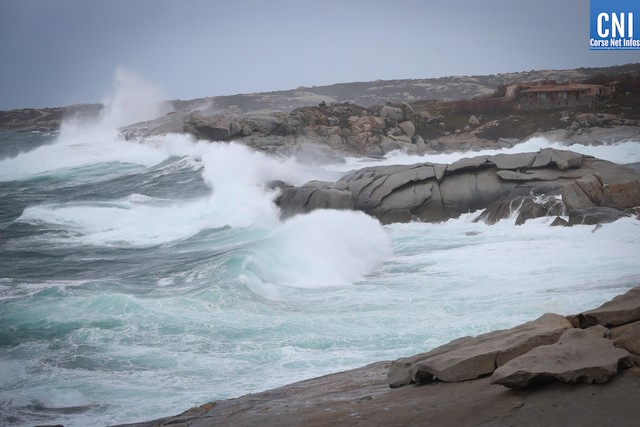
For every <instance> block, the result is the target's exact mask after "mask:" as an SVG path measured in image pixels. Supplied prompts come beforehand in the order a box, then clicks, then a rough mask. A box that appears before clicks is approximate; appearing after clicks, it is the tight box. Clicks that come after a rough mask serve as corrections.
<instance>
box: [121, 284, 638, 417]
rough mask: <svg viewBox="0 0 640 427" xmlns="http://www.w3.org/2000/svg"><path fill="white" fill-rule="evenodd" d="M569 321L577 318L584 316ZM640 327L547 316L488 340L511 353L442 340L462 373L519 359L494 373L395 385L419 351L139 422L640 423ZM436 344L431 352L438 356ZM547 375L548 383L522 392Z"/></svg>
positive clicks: (617, 303) (613, 305)
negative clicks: (471, 366)
mask: <svg viewBox="0 0 640 427" xmlns="http://www.w3.org/2000/svg"><path fill="white" fill-rule="evenodd" d="M638 294H640V288H634V289H632V290H631V291H629V292H628V293H627V294H625V295H624V296H621V297H619V298H616V299H614V300H613V301H612V302H610V303H606V304H604V305H603V306H601V307H600V308H599V309H594V310H589V311H587V312H585V313H582V314H583V315H584V314H586V313H592V312H596V311H598V310H600V309H602V310H604V311H603V312H606V313H608V314H607V316H610V315H612V313H613V312H617V313H619V314H620V316H622V317H619V316H618V315H616V316H615V318H616V319H618V320H616V322H617V321H623V322H624V321H627V320H628V319H631V318H634V317H635V315H633V313H634V312H635V310H634V309H633V307H634V306H635V307H636V308H640V303H638V301H637V300H636V298H637V295H638ZM634 301H635V302H634ZM622 313H624V314H622ZM630 313H631V314H630ZM569 318H570V319H572V320H573V319H574V318H575V316H569ZM607 319H610V318H609V317H603V318H602V319H601V321H603V322H609V321H610V320H607ZM534 325H537V326H534ZM543 325H547V326H543ZM542 330H546V331H547V332H545V333H543V334H542V335H543V336H545V338H544V339H541V340H540V339H538V338H534V337H535V336H536V335H537V334H536V331H538V332H540V331H542ZM510 333H511V334H513V335H512V336H511V338H510ZM639 333H640V321H631V322H630V323H625V324H624V325H621V326H615V327H613V328H612V329H611V330H609V329H607V328H605V327H603V326H596V327H595V328H594V327H590V328H589V329H584V330H583V329H577V328H572V327H571V325H570V324H569V323H568V322H567V321H566V320H565V319H564V318H563V317H562V316H558V315H545V316H543V317H542V318H540V319H538V320H537V321H534V322H529V323H528V324H524V325H521V326H519V327H515V328H512V329H510V330H507V331H499V332H497V333H493V334H494V335H493V337H494V338H496V337H497V336H498V335H500V338H499V339H493V340H492V339H485V340H484V344H482V345H485V344H489V343H490V342H491V343H492V344H493V345H496V346H498V347H501V348H503V349H504V350H505V352H504V353H501V351H500V350H497V353H496V352H495V351H491V352H489V351H476V350H478V349H479V348H480V346H479V341H480V340H481V337H490V336H491V333H490V334H485V335H483V336H480V337H476V338H475V339H474V338H462V339H460V340H456V341H453V342H451V343H450V344H447V345H445V346H442V347H441V349H449V351H448V352H447V351H443V352H441V355H440V359H441V363H447V360H446V354H451V355H452V356H454V355H455V358H454V359H455V360H452V361H451V362H450V367H451V368H452V369H451V372H452V373H453V374H455V372H454V370H455V366H461V367H464V366H465V362H463V359H462V358H463V357H465V356H468V357H469V358H470V359H472V360H473V359H475V360H476V361H477V362H478V363H477V365H478V366H480V365H487V366H488V365H491V363H484V362H482V360H483V359H484V358H485V356H482V354H490V357H489V358H488V359H489V360H490V361H491V360H494V362H495V364H497V363H498V362H497V360H498V359H500V357H501V356H502V357H505V358H507V359H509V360H508V361H504V360H502V363H501V365H500V366H499V367H497V369H496V368H495V367H494V368H493V369H492V373H493V375H492V376H491V377H489V376H481V377H480V378H478V379H468V380H461V381H457V382H449V383H446V382H442V381H432V382H430V383H429V384H426V385H421V386H419V387H416V386H415V385H414V386H411V385H406V386H404V387H398V388H390V387H389V386H388V382H389V379H393V378H394V375H395V374H398V376H397V378H400V379H402V378H404V377H405V376H406V374H407V373H408V372H409V370H408V369H407V366H405V365H406V363H405V362H407V361H409V359H411V358H406V359H400V361H404V362H402V363H400V361H397V362H393V363H389V362H384V361H383V362H377V363H373V364H371V365H368V366H364V367H361V368H357V369H352V370H349V371H345V372H340V373H336V374H332V375H326V376H323V377H320V378H314V379H310V380H306V381H302V382H298V383H295V384H290V385H287V386H284V387H280V388H277V389H273V390H267V391H264V392H261V393H256V394H250V395H246V396H242V397H239V398H235V399H227V400H222V401H217V402H211V403H206V404H204V405H201V406H199V407H196V408H192V409H189V410H187V411H185V412H184V413H182V414H180V415H177V416H174V417H167V418H164V419H159V420H155V421H150V422H144V423H138V424H133V425H132V426H138V427H142V426H145V427H152V426H154V427H158V426H174V425H189V426H194V427H195V426H210V425H228V426H246V425H255V424H261V425H283V426H294V425H302V424H304V425H306V426H325V425H361V424H362V425H434V426H450V425H492V426H513V425H617V426H635V425H636V424H637V422H638V419H640V406H639V405H638V404H637V401H638V396H637V392H638V389H639V387H640V368H637V367H631V368H629V369H622V370H620V369H621V368H625V367H627V366H628V363H629V357H628V353H627V352H629V353H632V355H633V356H634V360H635V361H636V365H637V366H640V365H638V364H637V363H638V362H639V361H640V357H639V356H638V355H639V351H640V348H639V343H640V340H639V339H638V334H639ZM609 335H610V339H609V338H608V337H609ZM554 337H555V338H554ZM551 341H554V343H551ZM517 343H520V344H524V343H528V344H524V345H523V346H521V345H516V344H517ZM534 344H537V345H534ZM614 345H615V346H614ZM465 348H467V349H469V350H473V351H465ZM507 349H511V350H512V351H515V353H514V352H512V351H506V350H507ZM436 350H437V349H435V350H432V351H431V352H429V353H431V355H432V356H434V357H435V353H436ZM485 350H487V347H485ZM429 353H426V354H429ZM496 354H497V355H496ZM419 356H420V355H419ZM422 356H423V355H422ZM416 357H418V356H416ZM473 363H476V362H473ZM409 366H411V364H409ZM462 370H463V371H466V369H462ZM392 371H394V372H395V374H392ZM385 373H386V374H387V375H386V376H385ZM462 378H463V377H460V379H462ZM431 380H432V379H431ZM492 381H493V382H495V381H501V382H503V383H504V384H505V385H508V386H510V387H516V389H515V390H510V389H508V388H507V387H505V386H503V385H499V384H492ZM547 381H548V382H547ZM604 381H606V382H604ZM540 382H544V385H543V386H539V387H529V388H526V389H525V390H519V389H517V388H518V387H521V386H524V385H532V384H535V383H540ZM585 382H587V383H589V384H585ZM591 383H593V384H591ZM398 385H402V384H398Z"/></svg>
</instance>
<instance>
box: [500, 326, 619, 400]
mask: <svg viewBox="0 0 640 427" xmlns="http://www.w3.org/2000/svg"><path fill="white" fill-rule="evenodd" d="M605 333H608V330H607V329H606V328H603V327H601V326H596V327H593V328H590V329H569V330H567V331H565V332H564V333H563V334H562V336H561V337H560V339H559V340H558V342H557V343H556V344H551V345H543V346H540V347H537V348H534V349H532V350H530V351H529V352H527V353H525V354H523V355H521V356H519V357H516V358H514V359H512V360H510V361H509V362H507V363H505V364H504V365H502V366H500V367H498V368H497V369H496V370H495V371H494V372H493V374H492V375H491V383H492V384H501V385H504V386H506V387H509V388H523V387H527V386H528V385H530V384H535V383H540V382H546V381H549V380H558V381H561V382H565V383H577V382H580V383H588V384H592V383H598V384H600V383H604V382H606V381H608V380H609V378H611V377H612V376H613V375H615V374H616V373H617V372H618V368H619V367H621V366H622V367H629V366H630V360H631V359H630V355H629V352H627V351H626V350H623V349H620V348H617V347H615V346H614V345H613V342H612V341H611V340H609V339H607V338H604V334H605Z"/></svg>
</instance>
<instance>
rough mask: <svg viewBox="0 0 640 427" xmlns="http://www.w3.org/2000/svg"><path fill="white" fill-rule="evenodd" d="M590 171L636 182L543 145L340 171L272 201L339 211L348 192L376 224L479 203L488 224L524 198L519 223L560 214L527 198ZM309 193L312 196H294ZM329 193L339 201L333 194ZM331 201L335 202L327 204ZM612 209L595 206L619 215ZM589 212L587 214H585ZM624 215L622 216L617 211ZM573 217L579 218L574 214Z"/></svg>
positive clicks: (620, 171) (286, 207) (628, 186)
mask: <svg viewBox="0 0 640 427" xmlns="http://www.w3.org/2000/svg"><path fill="white" fill-rule="evenodd" d="M594 174H597V175H594ZM595 176H597V177H598V178H594V179H596V180H597V181H598V182H599V183H601V184H600V185H601V186H602V187H603V188H616V189H621V188H624V189H625V190H626V191H628V192H634V191H637V190H636V188H637V186H636V184H637V183H640V172H638V171H635V170H632V169H628V168H625V167H622V166H619V165H616V164H614V163H611V162H608V161H605V160H600V159H596V158H593V157H589V156H584V155H582V154H578V153H574V152H571V151H563V150H556V149H552V148H547V149H543V150H540V151H539V152H536V153H522V154H497V155H493V156H478V157H472V158H465V159H461V160H458V161H456V162H454V163H451V164H449V165H445V164H436V163H420V164H415V165H396V166H377V167H368V168H364V169H360V170H357V171H354V172H351V173H348V174H347V175H345V176H343V177H342V178H341V179H340V180H339V181H338V182H336V183H322V184H318V183H315V182H314V183H309V184H305V185H303V186H301V187H287V188H283V190H282V195H281V196H280V198H279V199H278V200H277V203H278V205H279V206H280V208H281V209H282V211H283V213H284V214H285V215H290V214H293V213H299V212H308V211H311V210H313V209H318V208H336V209H345V208H349V206H348V205H349V204H348V203H345V202H344V200H345V199H346V198H347V196H348V195H349V194H351V197H352V200H353V209H357V210H361V211H364V212H366V213H368V214H370V215H372V216H374V217H376V218H378V219H380V221H381V222H382V223H393V222H409V221H412V220H420V221H430V222H437V221H443V220H446V219H449V218H455V217H458V216H459V215H461V214H463V213H467V212H472V211H475V210H479V209H486V208H488V211H487V212H485V213H483V214H482V215H481V216H480V219H482V220H484V221H486V222H488V223H495V222H496V221H498V220H500V219H502V218H504V217H505V216H506V215H510V214H511V213H513V212H512V211H511V208H512V207H514V206H519V207H521V206H522V205H523V204H525V203H526V204H527V209H526V211H525V212H524V213H523V214H522V215H523V216H522V218H521V219H520V223H522V222H524V221H526V219H528V218H534V217H537V216H544V215H560V214H562V212H563V211H564V209H563V206H562V205H561V204H560V203H559V201H558V200H549V199H546V200H537V199H535V198H534V197H532V196H537V195H547V196H548V195H556V196H557V195H559V194H560V192H561V191H563V195H564V194H565V193H567V192H568V190H563V188H573V187H575V186H576V184H575V182H576V180H577V179H582V180H586V179H590V178H587V177H595ZM567 186H569V187H567ZM310 193H313V194H314V197H302V196H301V194H302V195H310ZM337 194H340V198H339V199H338V198H336V197H335V196H336V195H337ZM638 197H640V196H638ZM602 199H603V200H604V199H605V197H602ZM609 199H611V200H614V199H615V200H616V201H617V200H631V201H632V202H630V203H631V204H633V203H634V201H635V200H636V197H635V196H634V195H632V194H631V195H630V194H626V193H625V192H624V191H620V194H617V195H616V197H612V196H611V197H609ZM334 200H339V201H340V202H339V203H338V204H334V203H333V201H334ZM496 203H498V205H495V204H496ZM639 203H640V202H639ZM615 206H619V204H617V205H615ZM615 206H602V205H601V206H598V207H611V208H612V209H615V210H616V212H620V211H618V210H617V209H616V208H615ZM624 206H626V205H624ZM594 207H595V206H594ZM589 212H591V214H593V213H594V211H588V212H586V213H589ZM625 215H628V214H626V213H621V214H620V216H625ZM574 222H576V223H580V221H579V220H578V219H576V220H575V221H574Z"/></svg>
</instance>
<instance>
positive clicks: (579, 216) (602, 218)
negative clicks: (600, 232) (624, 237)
mask: <svg viewBox="0 0 640 427" xmlns="http://www.w3.org/2000/svg"><path fill="white" fill-rule="evenodd" d="M629 216H631V215H630V214H628V213H626V212H623V211H619V210H617V209H614V208H602V207H596V208H585V209H572V210H570V211H569V225H595V224H608V223H611V222H615V221H617V220H619V219H620V218H626V217H629Z"/></svg>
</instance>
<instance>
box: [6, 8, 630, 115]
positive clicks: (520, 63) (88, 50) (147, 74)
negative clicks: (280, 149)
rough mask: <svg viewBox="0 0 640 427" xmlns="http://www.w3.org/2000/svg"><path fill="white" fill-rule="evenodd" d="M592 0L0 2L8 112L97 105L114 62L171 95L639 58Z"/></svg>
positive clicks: (192, 95)
mask: <svg viewBox="0 0 640 427" xmlns="http://www.w3.org/2000/svg"><path fill="white" fill-rule="evenodd" d="M588 40H589V1H588V0H535V1H532V0H527V1H517V0H485V1H481V0H477V1H462V0H444V1H437V2H436V1H427V0H423V1H414V0H394V1H391V0H386V1H378V0H352V1H350V0H338V1H335V0H324V1H319V0H315V1H304V0H298V1H278V0H268V1H267V0H263V1H257V0H233V1H231V0H229V1H213V0H181V1H178V0H0V109H9V108H22V107H46V106H59V105H68V104H73V103H78V102H96V101H100V100H101V99H103V98H104V97H105V96H106V94H107V92H108V91H109V89H110V88H111V84H112V80H113V77H114V72H115V69H116V68H117V67H119V66H121V67H124V68H126V69H127V70H130V71H132V72H134V73H136V74H138V75H139V76H141V77H143V78H144V79H146V80H149V81H150V82H152V83H154V84H156V85H158V86H160V87H162V88H163V89H164V91H165V93H166V94H167V97H168V98H170V99H173V98H181V99H191V98H197V97H204V96H214V95H229V94H235V93H246V92H259V91H271V90H278V89H290V88H295V87H297V86H301V85H304V86H312V85H324V84H331V83H339V82H350V81H368V80H376V79H400V78H427V77H440V76H446V75H474V74H495V73H499V72H512V71H523V70H530V69H542V68H555V69H561V68H576V67H589V66H608V65H614V64H625V63H629V62H638V61H640V54H639V53H638V51H635V52H634V51H626V52H624V51H589V47H588Z"/></svg>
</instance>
